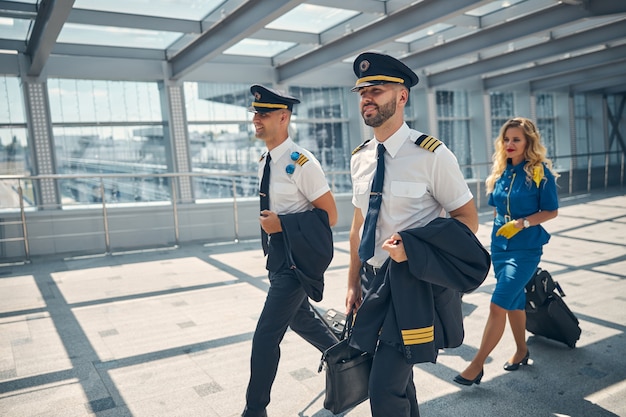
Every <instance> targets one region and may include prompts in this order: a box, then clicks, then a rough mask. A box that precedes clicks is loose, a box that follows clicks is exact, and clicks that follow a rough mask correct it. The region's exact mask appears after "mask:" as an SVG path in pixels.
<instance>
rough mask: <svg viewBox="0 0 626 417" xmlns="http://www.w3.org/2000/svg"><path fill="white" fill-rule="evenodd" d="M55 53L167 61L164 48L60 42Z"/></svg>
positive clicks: (55, 47)
mask: <svg viewBox="0 0 626 417" xmlns="http://www.w3.org/2000/svg"><path fill="white" fill-rule="evenodd" d="M52 52H53V53H54V55H67V56H84V57H99V58H126V59H136V60H144V59H147V60H155V61H165V59H166V56H165V51H163V50H162V49H146V48H125V47H119V46H102V45H83V44H74V43H58V44H56V45H55V46H54V48H53V49H52Z"/></svg>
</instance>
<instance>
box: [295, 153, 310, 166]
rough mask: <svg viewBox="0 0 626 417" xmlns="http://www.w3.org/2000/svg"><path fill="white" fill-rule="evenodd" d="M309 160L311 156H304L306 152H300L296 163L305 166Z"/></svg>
mask: <svg viewBox="0 0 626 417" xmlns="http://www.w3.org/2000/svg"><path fill="white" fill-rule="evenodd" d="M307 162H309V158H307V157H306V156H304V154H300V156H299V157H298V159H296V160H295V163H296V164H298V165H300V166H304V164H306V163H307Z"/></svg>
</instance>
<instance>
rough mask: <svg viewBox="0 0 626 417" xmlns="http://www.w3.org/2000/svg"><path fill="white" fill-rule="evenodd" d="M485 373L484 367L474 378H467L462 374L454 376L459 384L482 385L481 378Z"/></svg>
mask: <svg viewBox="0 0 626 417" xmlns="http://www.w3.org/2000/svg"><path fill="white" fill-rule="evenodd" d="M483 374H484V370H483V369H481V370H480V373H479V374H478V375H476V378H474V379H465V378H463V377H462V376H461V374H458V375H457V376H455V377H454V382H456V383H457V384H461V385H467V386H470V385H472V384H476V385H480V380H481V379H483Z"/></svg>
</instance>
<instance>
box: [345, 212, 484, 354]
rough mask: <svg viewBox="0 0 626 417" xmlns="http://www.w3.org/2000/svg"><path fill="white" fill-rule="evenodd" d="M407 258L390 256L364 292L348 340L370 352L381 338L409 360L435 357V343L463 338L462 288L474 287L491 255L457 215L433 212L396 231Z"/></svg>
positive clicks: (437, 345) (447, 345) (464, 290)
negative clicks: (434, 214) (431, 216)
mask: <svg viewBox="0 0 626 417" xmlns="http://www.w3.org/2000/svg"><path fill="white" fill-rule="evenodd" d="M400 236H401V237H402V243H403V244H404V248H405V251H406V254H407V257H408V261H407V262H401V263H398V262H395V261H393V260H391V259H388V260H387V262H385V264H384V265H383V268H384V270H381V273H379V274H377V275H376V278H375V279H374V280H373V282H372V284H371V286H370V288H369V289H368V291H367V292H366V293H365V296H364V299H363V304H362V305H361V307H360V308H359V310H358V312H357V315H356V321H355V323H354V327H353V332H352V338H351V341H350V345H351V346H353V347H355V348H358V349H361V350H362V351H366V352H370V353H373V352H374V351H375V349H376V344H377V342H378V341H379V340H380V341H381V342H385V343H389V344H392V345H395V346H397V347H398V348H399V349H401V350H402V352H403V354H404V357H405V359H406V361H407V363H421V362H433V363H434V362H436V360H437V354H438V351H439V349H442V348H451V347H457V346H459V345H461V343H463V337H464V331H463V314H462V311H461V293H468V292H471V291H473V290H475V289H476V288H478V287H479V286H480V285H481V284H482V283H483V281H484V280H485V278H486V277H487V274H488V272H489V268H490V266H491V257H490V256H489V252H487V250H486V249H485V248H484V247H483V245H482V244H481V243H480V241H479V240H478V239H477V238H476V236H475V235H474V233H472V231H471V230H470V229H469V228H468V227H467V226H465V225H464V224H463V223H461V222H459V221H458V220H455V219H451V218H437V219H435V220H433V221H432V222H430V223H429V224H427V225H426V226H424V227H418V228H415V229H409V230H405V231H402V232H400Z"/></svg>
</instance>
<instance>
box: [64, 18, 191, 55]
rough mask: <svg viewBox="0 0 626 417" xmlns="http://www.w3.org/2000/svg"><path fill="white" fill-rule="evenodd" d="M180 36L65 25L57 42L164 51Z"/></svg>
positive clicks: (160, 32) (106, 27) (173, 33)
mask: <svg viewBox="0 0 626 417" xmlns="http://www.w3.org/2000/svg"><path fill="white" fill-rule="evenodd" d="M181 36H183V34H182V33H176V32H163V31H156V30H144V29H131V28H122V27H113V26H93V25H83V24H79V23H66V24H65V25H64V26H63V29H62V30H61V33H60V34H59V38H58V41H59V42H60V43H76V44H83V45H99V46H119V47H130V48H145V49H165V48H167V47H168V46H170V45H171V44H172V43H174V42H175V41H176V40H177V39H178V38H180V37H181Z"/></svg>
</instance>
